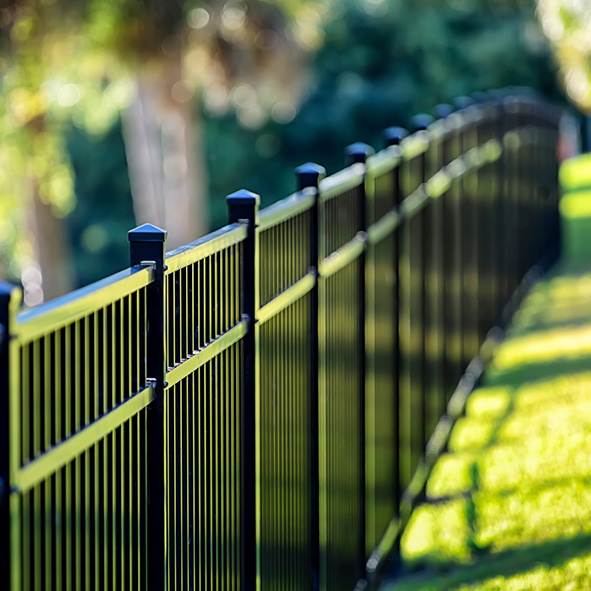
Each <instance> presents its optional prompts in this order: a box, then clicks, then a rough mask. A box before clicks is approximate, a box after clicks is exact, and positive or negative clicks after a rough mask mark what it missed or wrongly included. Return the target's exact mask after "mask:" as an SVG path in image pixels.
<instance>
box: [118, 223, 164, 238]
mask: <svg viewBox="0 0 591 591" xmlns="http://www.w3.org/2000/svg"><path fill="white" fill-rule="evenodd" d="M167 236H168V232H167V231H166V230H163V229H162V228H159V227H158V226H154V225H153V224H142V225H141V226H138V227H137V228H134V229H133V230H129V232H128V233H127V239H128V240H129V242H166V238H167Z"/></svg>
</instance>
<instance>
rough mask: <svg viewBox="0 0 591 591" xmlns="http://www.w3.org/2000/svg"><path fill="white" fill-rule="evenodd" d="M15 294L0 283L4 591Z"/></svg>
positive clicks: (9, 575)
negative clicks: (11, 347)
mask: <svg viewBox="0 0 591 591" xmlns="http://www.w3.org/2000/svg"><path fill="white" fill-rule="evenodd" d="M18 291H19V290H18V289H17V288H15V287H14V286H13V285H10V284H8V283H5V282H4V281H0V581H1V583H0V586H2V588H5V589H14V584H15V579H16V580H18V577H17V573H16V572H13V571H12V569H11V554H16V555H18V549H17V548H11V543H10V542H11V539H10V534H11V527H10V526H11V523H10V522H11V515H10V463H11V462H10V455H11V450H12V448H13V445H16V442H14V443H12V441H11V436H10V435H11V432H12V429H13V428H14V427H16V425H12V426H11V424H10V391H11V387H10V378H11V372H10V361H11V360H10V347H9V344H10V339H11V333H12V330H13V326H12V325H13V322H14V312H15V310H14V304H13V302H14V301H15V299H16V298H15V296H16V295H17V292H18ZM12 518H13V519H15V518H17V516H16V515H14V516H12Z"/></svg>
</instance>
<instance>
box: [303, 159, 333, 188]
mask: <svg viewBox="0 0 591 591" xmlns="http://www.w3.org/2000/svg"><path fill="white" fill-rule="evenodd" d="M295 173H296V177H297V181H298V190H299V191H301V190H302V189H305V188H306V187H317V186H318V183H319V181H320V178H321V177H323V176H324V175H325V174H326V169H325V168H324V167H323V166H320V164H316V163H315V162H306V163H305V164H302V165H300V166H298V167H297V168H296V169H295Z"/></svg>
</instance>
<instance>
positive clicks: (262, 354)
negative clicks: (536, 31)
mask: <svg viewBox="0 0 591 591" xmlns="http://www.w3.org/2000/svg"><path fill="white" fill-rule="evenodd" d="M479 99H480V100H479V102H474V101H470V100H468V99H466V98H464V99H461V100H459V101H458V102H457V104H456V105H455V106H454V107H450V106H449V105H440V106H439V107H438V108H437V109H436V115H437V118H436V119H433V118H432V117H429V116H425V115H423V116H417V117H415V118H414V119H413V121H412V129H411V132H412V133H410V134H408V133H407V132H406V131H405V130H404V129H402V128H399V127H392V128H388V129H387V130H386V131H385V132H384V141H385V146H384V148H383V149H382V150H381V151H379V152H378V153H374V151H373V149H372V148H371V147H370V146H368V145H366V144H360V143H358V144H353V145H351V146H349V147H348V148H347V150H346V152H345V158H346V168H345V169H343V170H342V171H340V172H338V173H337V174H334V175H332V176H330V177H326V175H325V171H324V169H323V168H322V167H321V166H319V165H316V164H306V165H303V166H301V167H299V168H298V169H297V171H296V173H297V184H298V186H297V192H296V193H295V194H294V195H292V196H290V197H288V198H287V199H284V200H283V201H279V202H278V203H276V204H274V205H272V206H270V207H268V208H267V209H265V210H262V211H260V212H259V198H258V196H257V195H255V194H253V193H249V192H248V191H238V192H237V193H234V194H232V195H230V196H228V209H229V225H228V226H226V227H225V228H222V229H221V230H218V231H217V232H214V233H213V234H210V235H208V236H206V237H204V238H201V239H199V240H197V241H195V242H193V243H191V244H188V245H186V246H184V247H181V248H179V249H177V250H175V251H172V252H170V253H167V254H165V243H166V232H165V231H163V230H161V229H159V228H156V227H154V226H151V225H149V224H145V225H144V226H141V227H139V228H136V229H135V230H132V231H131V232H130V233H129V240H130V264H131V266H130V268H129V269H128V270H126V271H123V272H121V273H119V274H117V275H114V276H112V277H110V278H108V279H105V280H103V281H101V282H99V283H97V284H94V285H92V286H89V287H87V288H84V289H82V290H79V291H77V292H74V293H73V294H71V295H69V296H66V297H64V298H60V299H58V300H56V301H55V302H51V303H49V304H46V305H43V306H40V307H39V308H36V309H33V310H30V311H22V312H19V306H20V292H19V290H18V289H17V288H13V287H12V286H9V285H6V284H0V328H1V330H0V404H1V408H0V421H2V424H1V425H0V437H1V438H2V439H1V441H0V511H1V513H0V544H1V547H0V561H1V562H2V564H0V577H1V578H2V585H3V588H7V589H11V590H12V591H18V590H25V591H30V590H31V591H32V590H37V589H55V590H62V589H65V590H68V589H76V590H78V589H89V590H90V589H95V590H98V589H113V590H115V589H147V590H153V589H158V590H162V589H178V590H189V589H195V590H196V589H204V590H205V589H207V590H210V589H211V590H213V589H219V590H222V589H223V590H236V591H243V590H244V591H254V590H261V591H276V590H285V591H288V590H289V591H292V590H293V591H341V590H342V589H354V588H357V589H363V588H365V587H366V586H367V585H368V584H371V583H372V582H373V581H375V580H376V574H377V573H378V571H379V569H380V567H381V566H382V565H383V563H384V561H385V558H386V557H387V556H388V555H389V554H391V553H392V551H393V550H395V548H396V540H397V539H398V538H399V536H400V534H401V533H402V531H403V529H404V527H405V524H406V521H407V520H408V516H409V512H410V509H411V508H412V505H413V503H414V502H415V501H416V499H417V498H418V495H420V493H421V490H422V488H423V486H424V484H425V481H426V478H427V475H428V472H429V469H430V466H431V465H432V463H433V461H434V459H435V457H436V456H437V454H438V453H440V452H441V450H442V449H443V446H444V445H445V441H446V437H447V435H448V434H449V430H450V426H451V423H452V421H453V420H454V419H455V418H457V416H458V415H459V413H460V412H461V408H462V401H463V400H464V399H465V396H466V394H467V393H468V392H469V390H470V388H471V387H473V385H474V381H475V376H477V373H478V372H476V373H475V372H474V371H472V373H470V372H471V369H472V370H474V368H475V367H477V368H480V369H479V370H478V371H481V369H482V363H481V362H480V361H475V359H476V360H477V359H478V355H479V351H480V347H481V345H482V344H483V343H484V342H485V340H486V339H487V334H488V331H489V329H490V328H491V327H493V326H496V325H499V324H502V323H503V321H504V320H505V319H504V318H503V316H502V312H503V309H504V306H505V304H506V303H507V301H508V300H509V299H510V298H511V296H512V294H513V293H514V292H515V290H516V289H517V287H518V285H519V283H520V281H521V280H522V278H523V277H524V276H525V275H526V274H527V273H528V271H529V270H530V269H531V268H532V266H534V265H535V264H537V263H538V262H539V261H541V260H542V259H543V258H544V257H548V256H552V255H554V256H556V253H557V250H556V249H557V246H558V239H559V236H558V233H559V224H558V193H557V171H558V168H557V167H558V162H557V146H558V143H559V140H560V120H561V117H562V116H563V114H562V112H561V111H560V110H558V109H556V108H554V107H551V106H550V105H548V104H546V103H544V102H542V101H540V100H538V99H535V98H531V97H528V96H516V97H514V96H509V95H507V94H502V93H490V94H488V95H486V96H480V97H479ZM467 367H468V373H466V374H465V373H464V372H465V371H466V368H467Z"/></svg>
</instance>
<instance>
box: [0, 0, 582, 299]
mask: <svg viewBox="0 0 591 591" xmlns="http://www.w3.org/2000/svg"><path fill="white" fill-rule="evenodd" d="M0 6H1V8H0V84H1V92H0V277H1V278H4V279H7V280H9V281H12V282H14V283H18V284H21V285H22V286H23V290H24V297H25V304H26V305H28V306H33V305H37V304H39V303H41V302H42V301H44V300H48V299H52V298H54V297H56V296H59V295H62V294H64V293H67V292H68V291H70V290H71V289H73V288H75V287H79V286H83V285H86V284H88V283H90V282H92V281H95V280H97V279H100V278H102V277H104V276H106V275H108V274H110V273H112V272H115V271H118V270H120V269H122V268H124V267H126V266H127V264H128V244H127V231H128V230H129V229H131V228H132V227H134V226H135V225H137V224H140V223H143V222H145V221H150V222H152V223H155V224H157V225H160V226H162V227H164V228H166V229H167V230H168V232H169V234H168V236H169V241H168V246H169V248H174V247H175V246H178V245H180V244H184V243H187V242H189V241H191V240H194V239H195V238H197V237H199V236H201V235H203V234H204V233H206V232H207V231H209V230H211V229H215V228H218V227H220V226H221V225H223V224H224V223H225V220H226V208H225V199H224V198H225V195H226V194H228V193H230V192H233V191H235V190H236V189H238V188H248V189H250V190H252V191H255V192H257V193H260V195H261V197H262V203H263V205H266V204H268V203H271V202H273V201H276V200H278V199H280V198H282V197H285V196H287V195H288V194H290V193H291V192H292V191H293V190H294V175H293V169H294V167H295V166H297V165H299V164H301V163H302V162H305V161H310V160H311V161H316V162H318V163H320V164H322V165H323V166H325V167H326V168H327V170H328V172H329V173H330V172H334V171H336V170H338V169H339V168H340V167H341V166H342V157H341V154H342V150H343V148H344V147H345V146H346V145H347V144H349V143H351V142H353V141H365V142H368V143H370V144H372V145H373V146H374V147H376V148H378V149H379V148H380V147H381V141H380V133H381V130H382V129H384V128H385V127H387V126H389V125H404V124H405V123H406V122H407V121H408V119H409V117H410V116H411V115H413V114H415V113H417V112H419V111H424V110H430V109H431V108H432V107H433V106H434V105H436V104H437V103H440V102H447V101H450V100H452V99H453V98H454V97H456V96H458V95H463V94H469V93H472V92H474V91H479V90H488V89H494V88H501V87H506V86H510V85H516V86H524V87H525V86H527V87H531V88H533V89H535V90H536V91H538V92H540V93H541V94H543V95H544V96H545V97H546V98H549V99H551V100H554V101H555V102H557V103H564V102H566V101H567V100H569V101H570V102H571V104H573V106H575V107H577V108H578V110H579V111H580V112H581V113H583V114H584V113H588V112H589V111H590V110H591V89H590V80H591V34H589V31H590V30H591V8H590V6H589V3H588V1H587V0H539V1H538V3H536V2H535V1H534V0H448V1H442V0H439V1H438V0H267V1H258V0H257V1H253V0H242V1H240V0H228V1H226V0H211V1H210V2H203V1H201V0H185V1H181V0H85V1H84V2H81V1H80V0H21V1H19V0H12V1H11V0H3V3H2V4H1V5H0Z"/></svg>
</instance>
